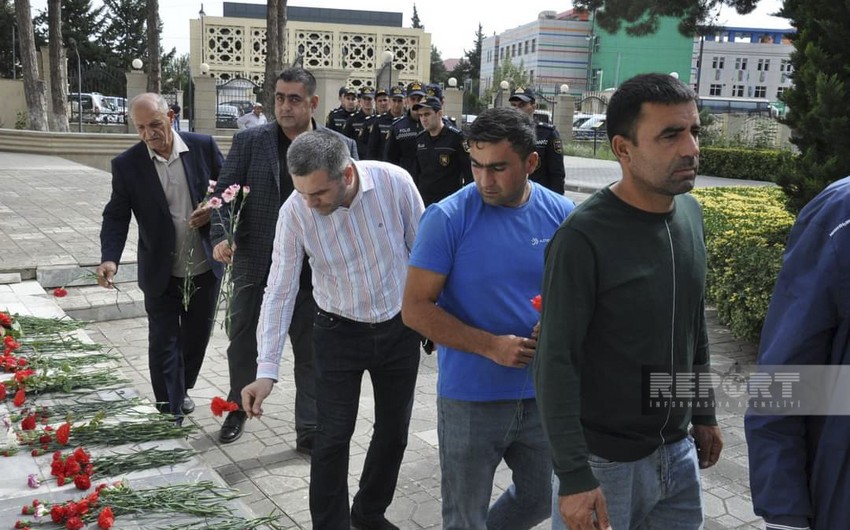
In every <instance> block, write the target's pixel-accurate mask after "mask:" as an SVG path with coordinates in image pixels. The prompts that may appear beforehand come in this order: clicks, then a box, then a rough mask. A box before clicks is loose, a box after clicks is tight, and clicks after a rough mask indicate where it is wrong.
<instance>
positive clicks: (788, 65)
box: [779, 59, 794, 74]
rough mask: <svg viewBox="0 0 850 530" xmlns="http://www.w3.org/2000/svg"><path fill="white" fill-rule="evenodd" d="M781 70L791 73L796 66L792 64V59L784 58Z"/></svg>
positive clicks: (780, 66) (780, 64) (780, 65)
mask: <svg viewBox="0 0 850 530" xmlns="http://www.w3.org/2000/svg"><path fill="white" fill-rule="evenodd" d="M779 71H780V72H787V73H789V74H790V73H791V72H793V71H794V67H793V66H791V59H782V62H781V63H779Z"/></svg>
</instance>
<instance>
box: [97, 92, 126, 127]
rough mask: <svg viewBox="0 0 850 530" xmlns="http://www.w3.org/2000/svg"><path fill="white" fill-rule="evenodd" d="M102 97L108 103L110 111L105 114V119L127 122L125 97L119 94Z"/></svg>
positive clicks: (113, 121) (114, 121)
mask: <svg viewBox="0 0 850 530" xmlns="http://www.w3.org/2000/svg"><path fill="white" fill-rule="evenodd" d="M103 99H105V100H106V102H107V103H109V106H110V107H111V109H112V110H111V112H110V114H109V115H107V120H108V121H111V122H112V123H127V98H122V97H119V96H103Z"/></svg>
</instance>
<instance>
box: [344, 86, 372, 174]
mask: <svg viewBox="0 0 850 530" xmlns="http://www.w3.org/2000/svg"><path fill="white" fill-rule="evenodd" d="M357 101H358V102H359V104H360V108H359V109H357V111H356V112H355V113H354V114H352V115H351V117H350V118H348V120H347V121H346V122H345V127H343V128H342V134H344V135H346V136H348V137H349V138H351V139H352V140H354V141H355V142H357V153H358V156H360V160H365V159H366V155H367V154H368V153H367V151H368V148H369V133H368V132H367V133H366V134H365V135H364V134H362V133H363V128H364V127H365V126H366V120H367V118H371V117H372V116H373V115H374V113H375V89H374V88H372V87H370V86H362V87H360V93H359V94H358V95H357Z"/></svg>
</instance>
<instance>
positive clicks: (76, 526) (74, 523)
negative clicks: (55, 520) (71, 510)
mask: <svg viewBox="0 0 850 530" xmlns="http://www.w3.org/2000/svg"><path fill="white" fill-rule="evenodd" d="M83 526H85V525H84V524H83V520H82V519H80V518H79V517H77V516H76V515H75V516H74V517H69V518H68V520H67V521H65V528H67V529H68V530H80V529H81V528H82V527H83Z"/></svg>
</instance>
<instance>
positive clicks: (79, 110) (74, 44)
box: [13, 37, 94, 132]
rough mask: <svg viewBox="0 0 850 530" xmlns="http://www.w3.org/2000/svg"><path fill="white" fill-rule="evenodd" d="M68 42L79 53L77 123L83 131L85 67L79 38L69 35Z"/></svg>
mask: <svg viewBox="0 0 850 530" xmlns="http://www.w3.org/2000/svg"><path fill="white" fill-rule="evenodd" d="M68 44H70V45H71V47H73V48H74V53H76V54H77V125H78V126H79V132H83V68H82V66H80V51H79V50H78V49H77V39H75V38H74V37H69V38H68ZM13 66H14V63H13ZM92 105H94V102H92Z"/></svg>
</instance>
